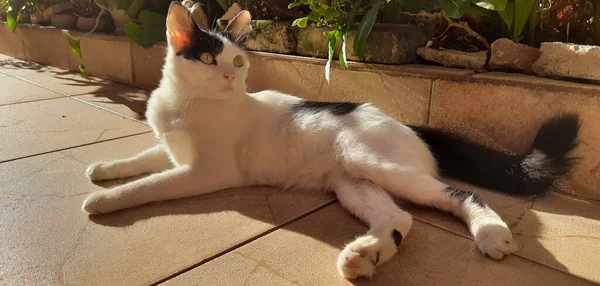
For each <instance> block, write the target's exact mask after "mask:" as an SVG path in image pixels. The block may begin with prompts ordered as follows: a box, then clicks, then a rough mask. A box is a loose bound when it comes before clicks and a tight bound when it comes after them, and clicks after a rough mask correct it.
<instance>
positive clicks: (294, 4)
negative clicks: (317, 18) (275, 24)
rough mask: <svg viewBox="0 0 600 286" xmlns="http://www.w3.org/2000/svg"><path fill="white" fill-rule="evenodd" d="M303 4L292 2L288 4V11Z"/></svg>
mask: <svg viewBox="0 0 600 286" xmlns="http://www.w3.org/2000/svg"><path fill="white" fill-rule="evenodd" d="M302 5H303V4H302V3H301V2H292V3H290V5H288V9H292V8H294V7H298V6H302Z"/></svg>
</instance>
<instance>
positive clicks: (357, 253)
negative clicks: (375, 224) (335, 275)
mask: <svg viewBox="0 0 600 286" xmlns="http://www.w3.org/2000/svg"><path fill="white" fill-rule="evenodd" d="M397 251H398V249H397V247H396V244H395V243H394V241H393V239H392V238H391V237H390V238H379V237H376V236H373V235H365V236H362V237H359V238H357V239H356V240H355V241H353V242H351V243H350V244H348V245H347V246H346V247H345V248H344V250H342V253H340V256H339V257H338V261H337V267H338V271H339V272H340V274H341V275H342V276H343V277H344V278H347V279H354V278H357V277H369V278H371V277H372V276H373V274H374V273H375V267H377V266H378V265H380V264H382V263H383V262H386V261H388V260H390V259H391V258H392V256H394V254H395V253H396V252H397Z"/></svg>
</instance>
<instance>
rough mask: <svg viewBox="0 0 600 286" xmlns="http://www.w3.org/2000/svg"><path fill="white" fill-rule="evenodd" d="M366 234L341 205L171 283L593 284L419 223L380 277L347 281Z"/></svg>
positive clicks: (192, 271) (415, 224)
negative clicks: (485, 250) (343, 269)
mask: <svg viewBox="0 0 600 286" xmlns="http://www.w3.org/2000/svg"><path fill="white" fill-rule="evenodd" d="M364 232H366V228H365V226H363V225H362V224H361V223H359V222H358V221H357V220H356V219H354V218H353V217H352V216H351V215H349V214H348V213H347V212H346V211H345V210H343V209H342V208H341V207H340V206H339V205H338V204H335V205H333V206H329V207H327V208H325V209H322V210H320V211H318V212H316V213H315V214H312V215H310V216H308V217H306V218H303V219H301V220H299V221H297V222H294V223H293V224H290V225H289V226H286V227H284V228H283V229H280V230H277V231H275V232H273V233H271V234H269V235H266V236H264V237H262V238H260V239H258V240H256V241H254V242H251V243H249V244H247V245H245V246H242V247H240V248H237V249H235V250H233V251H231V252H230V253H227V254H225V255H223V256H221V257H218V258H216V259H214V260H212V261H210V262H208V263H206V264H204V265H200V266H199V267H197V268H195V269H192V270H191V271H189V272H186V273H184V274H182V275H180V276H177V277H175V278H173V279H171V280H168V281H167V282H166V283H165V284H166V285H246V284H249V285H272V284H276V285H291V284H293V285H298V284H300V285H352V284H355V285H356V284H358V285H366V284H368V285H448V284H453V285H485V284H490V285H491V284H494V285H513V284H518V285H593V284H592V283H590V282H587V281H584V280H582V279H580V278H576V277H573V276H570V275H568V274H565V273H563V272H559V271H556V270H553V269H551V268H548V267H545V266H541V265H539V264H536V263H532V262H530V261H528V260H524V259H521V258H519V257H515V256H511V257H508V258H506V259H504V260H502V261H500V262H497V261H493V260H491V259H489V258H486V257H484V256H482V255H481V254H480V253H479V251H477V250H476V248H475V247H474V246H473V242H472V241H470V240H468V239H464V238H462V237H459V236H456V235H454V234H452V233H449V232H447V231H444V230H441V229H439V228H436V227H433V226H430V225H427V224H425V223H421V222H418V221H417V222H415V223H414V225H413V230H412V231H411V233H410V234H409V235H408V236H407V238H406V239H405V240H403V244H402V246H401V248H400V251H399V253H398V254H397V255H396V256H395V257H394V258H393V259H392V260H391V261H389V262H388V263H387V264H385V265H383V266H382V267H380V268H378V273H377V274H376V275H375V276H374V277H373V279H372V280H364V279H359V280H355V281H348V280H345V279H343V278H341V277H340V275H339V274H338V273H337V269H336V266H335V263H336V260H337V257H338V255H339V252H340V250H341V247H342V246H343V245H344V243H346V242H347V241H350V240H352V238H354V237H355V236H357V235H360V234H363V233H364Z"/></svg>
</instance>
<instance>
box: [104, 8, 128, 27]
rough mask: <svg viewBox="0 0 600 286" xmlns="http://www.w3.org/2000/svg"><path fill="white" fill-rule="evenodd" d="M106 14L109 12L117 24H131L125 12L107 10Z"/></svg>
mask: <svg viewBox="0 0 600 286" xmlns="http://www.w3.org/2000/svg"><path fill="white" fill-rule="evenodd" d="M108 12H110V15H111V16H112V18H113V19H114V20H115V23H117V24H120V25H125V24H126V23H129V22H131V18H130V17H129V15H127V12H126V11H125V10H118V9H109V10H108Z"/></svg>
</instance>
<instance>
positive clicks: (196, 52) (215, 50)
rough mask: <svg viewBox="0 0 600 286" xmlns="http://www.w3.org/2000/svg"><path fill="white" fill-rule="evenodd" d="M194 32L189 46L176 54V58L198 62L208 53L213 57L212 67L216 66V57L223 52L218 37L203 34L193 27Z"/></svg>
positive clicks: (208, 33) (196, 27)
mask: <svg viewBox="0 0 600 286" xmlns="http://www.w3.org/2000/svg"><path fill="white" fill-rule="evenodd" d="M194 27H195V28H194V30H193V33H192V36H191V38H190V44H189V45H188V46H187V47H186V48H184V49H183V50H181V51H179V52H177V55H178V56H183V57H184V58H185V59H187V60H193V61H199V60H200V55H201V54H203V53H209V54H211V55H212V56H213V58H214V61H213V65H216V64H217V55H219V54H221V53H222V52H223V47H224V46H225V44H224V43H223V41H222V40H221V38H219V37H218V36H216V35H214V34H212V33H210V32H204V31H202V30H200V28H198V26H196V25H194Z"/></svg>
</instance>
